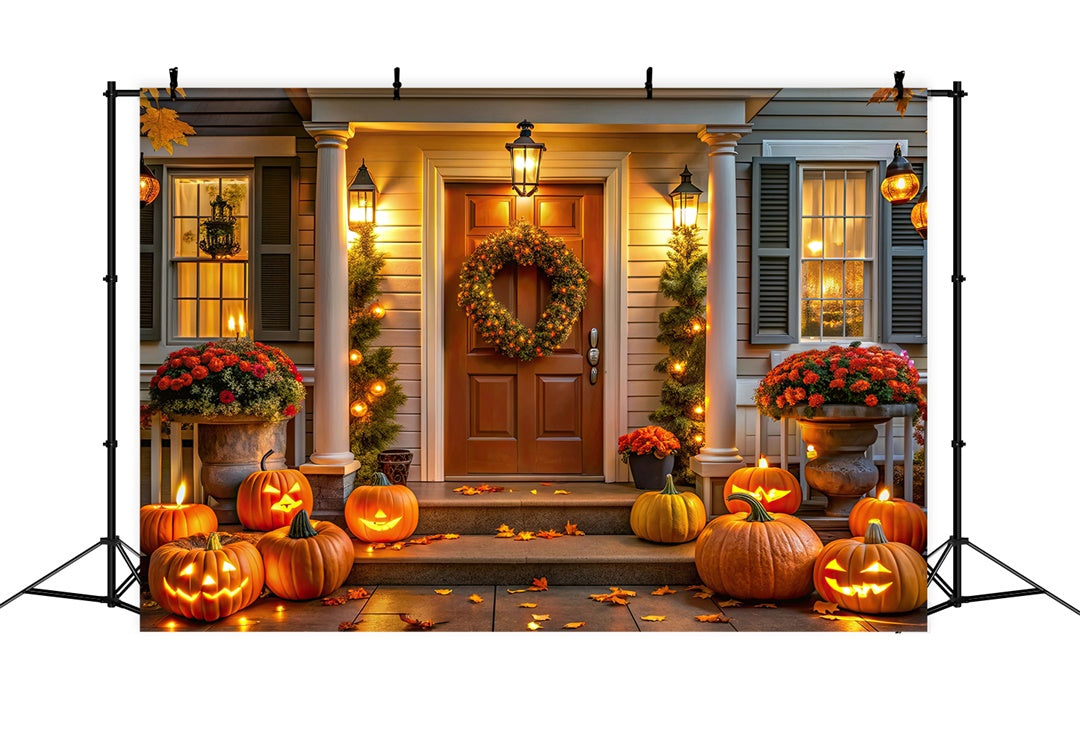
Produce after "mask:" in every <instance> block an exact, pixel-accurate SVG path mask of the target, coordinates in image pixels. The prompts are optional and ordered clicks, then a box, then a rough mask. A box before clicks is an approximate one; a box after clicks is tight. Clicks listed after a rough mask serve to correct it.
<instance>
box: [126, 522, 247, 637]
mask: <svg viewBox="0 0 1080 737" xmlns="http://www.w3.org/2000/svg"><path fill="white" fill-rule="evenodd" d="M252 539H253V538H252V537H251V536H249V535H227V534H223V533H218V532H211V533H210V534H209V536H207V535H194V536H192V537H183V538H180V539H179V540H174V541H172V542H170V543H165V544H164V545H162V546H161V547H160V548H158V549H157V550H155V551H154V554H153V555H151V556H150V567H149V573H148V574H147V576H148V579H149V583H150V594H151V595H152V596H153V597H154V601H156V602H157V603H158V604H160V605H161V606H162V608H164V609H167V610H168V611H170V612H172V613H173V614H178V615H180V616H181V617H187V618H188V619H201V620H203V621H206V622H213V621H215V620H218V619H221V618H222V617H227V616H229V615H230V614H233V613H235V612H238V611H240V610H241V609H243V608H244V607H246V606H248V605H249V604H251V603H253V602H254V601H255V600H257V599H258V598H259V594H261V593H262V588H263V583H264V582H265V580H266V574H265V571H264V569H263V559H262V556H261V555H259V551H258V550H256V549H255V545H254V544H252V542H251V540H252Z"/></svg>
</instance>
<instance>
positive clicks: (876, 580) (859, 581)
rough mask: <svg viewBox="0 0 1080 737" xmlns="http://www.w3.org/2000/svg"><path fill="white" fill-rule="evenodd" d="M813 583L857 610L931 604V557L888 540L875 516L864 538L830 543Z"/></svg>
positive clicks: (885, 611)
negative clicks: (928, 587)
mask: <svg viewBox="0 0 1080 737" xmlns="http://www.w3.org/2000/svg"><path fill="white" fill-rule="evenodd" d="M814 588H816V589H817V592H818V594H820V595H821V598H823V599H825V600H826V601H831V602H833V603H835V604H839V605H840V606H842V607H843V608H844V609H850V610H851V611H853V612H859V613H862V614H895V613H899V612H910V611H911V610H912V609H918V608H919V607H921V606H922V605H923V604H925V603H926V561H925V560H924V559H923V557H922V555H920V554H919V553H918V552H916V550H915V549H914V548H912V547H911V546H910V545H904V544H903V543H895V542H889V540H888V538H886V537H885V533H884V532H883V531H882V529H881V524H880V523H879V522H878V521H877V520H871V521H870V524H869V526H868V529H867V530H866V537H865V538H862V537H855V538H849V539H845V540H833V541H832V542H831V543H829V544H828V545H826V546H825V549H824V550H822V551H821V555H820V556H819V557H818V559H817V563H815V564H814Z"/></svg>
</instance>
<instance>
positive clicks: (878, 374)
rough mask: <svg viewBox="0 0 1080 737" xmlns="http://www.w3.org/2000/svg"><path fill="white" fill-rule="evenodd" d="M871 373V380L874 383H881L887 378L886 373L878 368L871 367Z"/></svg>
mask: <svg viewBox="0 0 1080 737" xmlns="http://www.w3.org/2000/svg"><path fill="white" fill-rule="evenodd" d="M869 373H870V378H871V379H872V380H873V381H881V380H882V379H884V378H885V372H884V371H882V370H881V369H880V368H878V367H877V366H871V367H870V371H869Z"/></svg>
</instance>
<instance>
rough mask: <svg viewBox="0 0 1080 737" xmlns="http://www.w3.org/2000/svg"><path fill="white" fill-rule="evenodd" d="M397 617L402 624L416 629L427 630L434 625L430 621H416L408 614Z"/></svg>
mask: <svg viewBox="0 0 1080 737" xmlns="http://www.w3.org/2000/svg"><path fill="white" fill-rule="evenodd" d="M398 617H399V618H400V619H401V621H402V622H404V623H405V624H407V625H409V626H410V627H416V628H418V629H422V630H429V629H431V628H432V627H434V626H435V624H436V623H435V622H433V621H431V620H430V619H417V618H416V617H413V616H410V615H408V614H398Z"/></svg>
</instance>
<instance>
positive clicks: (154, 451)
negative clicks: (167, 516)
mask: <svg viewBox="0 0 1080 737" xmlns="http://www.w3.org/2000/svg"><path fill="white" fill-rule="evenodd" d="M150 503H151V504H161V414H160V413H158V412H155V413H154V414H152V415H151V416H150Z"/></svg>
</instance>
